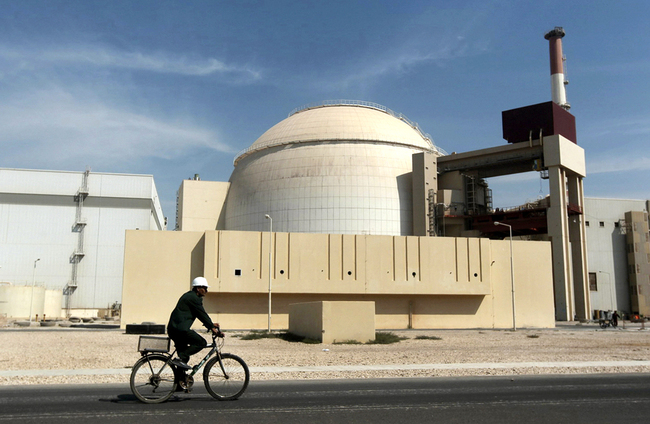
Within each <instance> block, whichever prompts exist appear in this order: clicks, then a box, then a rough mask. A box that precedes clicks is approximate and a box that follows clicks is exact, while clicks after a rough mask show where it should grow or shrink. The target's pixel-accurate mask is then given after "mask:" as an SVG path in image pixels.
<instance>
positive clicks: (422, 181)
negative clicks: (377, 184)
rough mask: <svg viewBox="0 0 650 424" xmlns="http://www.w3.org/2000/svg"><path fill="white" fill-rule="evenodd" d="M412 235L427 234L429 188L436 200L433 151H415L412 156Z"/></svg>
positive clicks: (435, 158)
mask: <svg viewBox="0 0 650 424" xmlns="http://www.w3.org/2000/svg"><path fill="white" fill-rule="evenodd" d="M412 164H413V165H412V173H411V174H412V178H411V181H412V183H411V184H412V190H413V235H414V236H428V235H429V228H430V226H431V224H432V223H431V222H430V221H431V219H432V218H431V217H430V216H429V200H428V198H429V190H433V191H434V196H433V202H434V203H435V202H437V192H438V157H437V156H436V155H435V154H433V153H425V152H422V153H415V154H413V157H412Z"/></svg>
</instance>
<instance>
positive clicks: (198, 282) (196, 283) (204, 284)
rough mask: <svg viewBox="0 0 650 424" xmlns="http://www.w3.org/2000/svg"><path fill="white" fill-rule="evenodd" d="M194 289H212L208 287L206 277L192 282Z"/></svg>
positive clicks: (197, 278)
mask: <svg viewBox="0 0 650 424" xmlns="http://www.w3.org/2000/svg"><path fill="white" fill-rule="evenodd" d="M194 287H210V286H208V280H206V279H205V278H204V277H196V278H195V279H193V280H192V288H194Z"/></svg>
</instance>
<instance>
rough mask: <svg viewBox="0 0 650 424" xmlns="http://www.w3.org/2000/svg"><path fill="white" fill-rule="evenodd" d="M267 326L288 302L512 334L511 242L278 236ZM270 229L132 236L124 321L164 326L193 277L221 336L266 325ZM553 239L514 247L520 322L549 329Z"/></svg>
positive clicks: (401, 323)
mask: <svg viewBox="0 0 650 424" xmlns="http://www.w3.org/2000/svg"><path fill="white" fill-rule="evenodd" d="M271 245H272V246H273V249H272V257H273V261H272V267H271V283H272V298H273V302H272V303H273V311H272V316H273V321H272V328H275V329H286V328H288V311H289V305H290V304H292V303H303V302H317V301H373V302H375V305H376V314H377V316H376V326H377V328H378V329H386V328H408V327H409V326H411V327H413V328H508V327H511V326H512V307H511V304H512V301H511V279H510V250H509V243H508V241H491V240H487V239H468V238H450V237H402V236H361V235H356V236H355V235H340V234H306V233H273V234H272V239H271ZM268 249H269V233H268V232H254V231H251V232H238V231H207V232H205V233H203V232H166V233H162V232H158V233H157V232H151V231H127V235H126V249H125V260H124V285H123V287H124V291H123V296H122V298H123V310H122V325H126V324H130V323H139V322H142V321H154V322H158V323H166V322H167V320H168V318H169V314H170V312H171V310H172V309H173V307H174V306H175V303H176V301H177V299H178V297H180V295H181V294H182V293H183V292H185V291H186V290H188V288H189V283H190V282H191V280H192V279H193V278H194V277H196V276H198V275H204V276H205V277H206V278H207V279H208V281H209V282H210V286H211V289H210V293H209V294H208V295H207V296H206V298H205V300H204V304H205V307H206V310H207V311H208V313H209V314H210V315H211V316H212V318H213V320H215V321H216V322H220V323H221V324H222V326H223V327H224V328H231V329H234V328H240V329H248V328H257V329H265V328H267V316H268V287H269V267H268V254H269V250H268ZM550 252H551V251H550V243H548V242H531V241H515V242H514V260H515V282H516V293H517V295H516V301H517V308H516V309H517V326H527V327H553V326H554V322H555V321H554V307H553V284H552V275H551V268H552V267H551V253H550Z"/></svg>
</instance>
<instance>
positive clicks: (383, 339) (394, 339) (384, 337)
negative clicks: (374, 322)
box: [368, 332, 408, 344]
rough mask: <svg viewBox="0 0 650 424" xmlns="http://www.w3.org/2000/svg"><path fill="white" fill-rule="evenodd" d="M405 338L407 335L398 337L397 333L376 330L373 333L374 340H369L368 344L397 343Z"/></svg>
mask: <svg viewBox="0 0 650 424" xmlns="http://www.w3.org/2000/svg"><path fill="white" fill-rule="evenodd" d="M406 339H408V337H399V336H398V335H397V334H394V333H382V332H378V333H375V340H371V341H369V342H368V344H391V343H398V342H400V341H402V340H406Z"/></svg>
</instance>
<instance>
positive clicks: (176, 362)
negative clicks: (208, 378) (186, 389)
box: [172, 358, 192, 370]
mask: <svg viewBox="0 0 650 424" xmlns="http://www.w3.org/2000/svg"><path fill="white" fill-rule="evenodd" d="M172 365H176V366H177V367H178V368H180V369H183V370H191V369H192V367H190V366H189V365H187V364H186V363H185V362H183V361H181V360H180V358H174V359H172Z"/></svg>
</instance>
